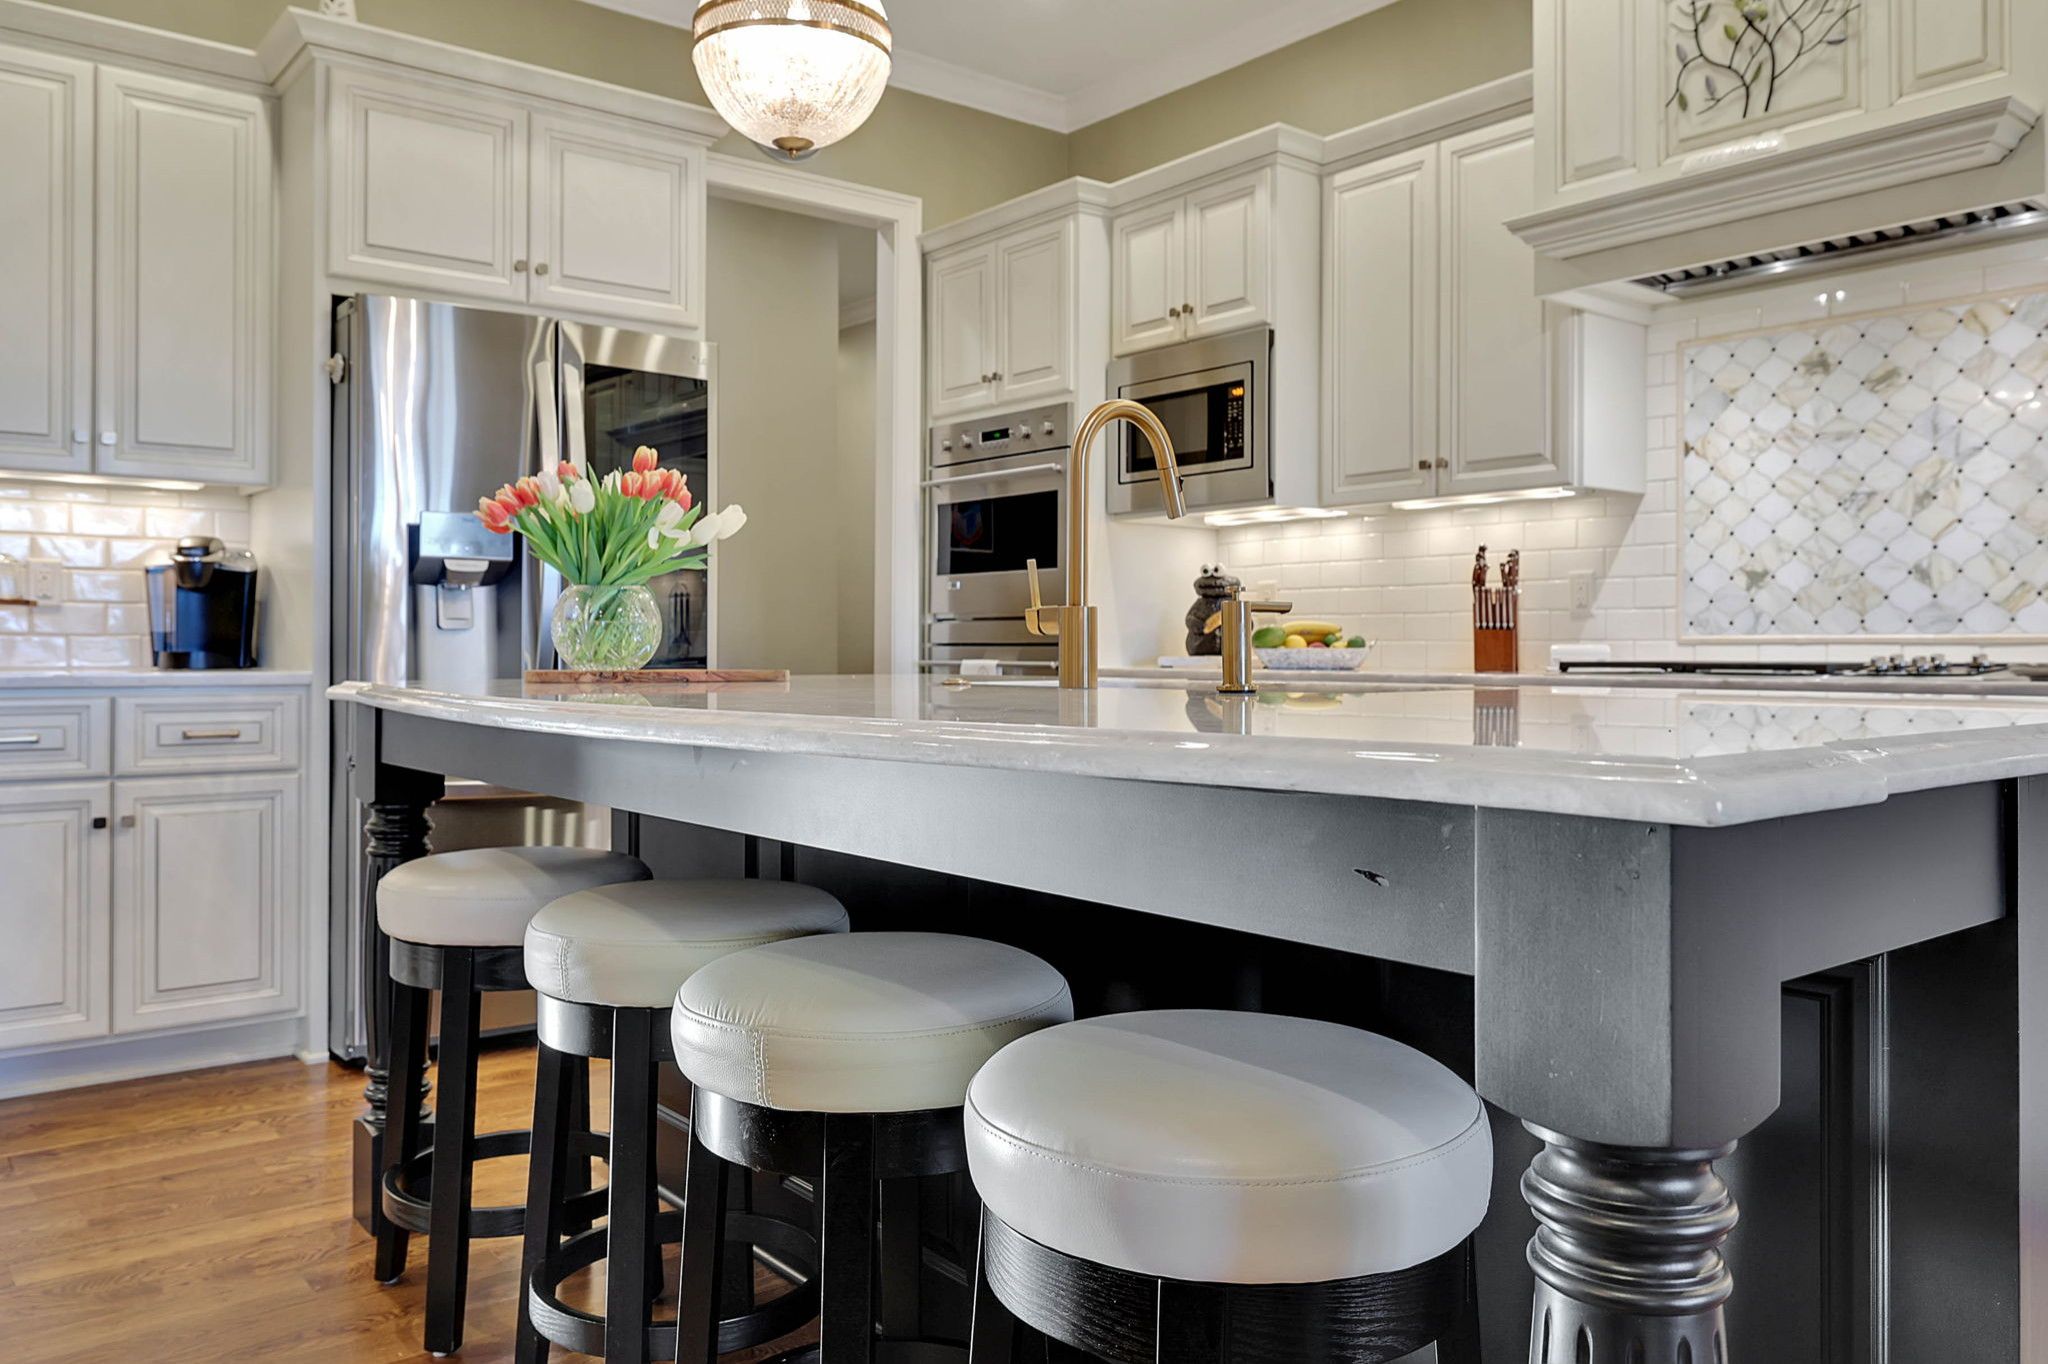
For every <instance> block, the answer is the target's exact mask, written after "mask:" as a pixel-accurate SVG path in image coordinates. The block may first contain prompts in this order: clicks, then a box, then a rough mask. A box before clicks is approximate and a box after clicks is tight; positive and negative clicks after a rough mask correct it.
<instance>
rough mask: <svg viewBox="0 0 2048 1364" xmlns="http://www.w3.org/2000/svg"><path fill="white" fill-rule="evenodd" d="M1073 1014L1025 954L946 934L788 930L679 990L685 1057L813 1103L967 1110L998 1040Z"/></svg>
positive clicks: (773, 1101) (829, 1109) (707, 1070)
mask: <svg viewBox="0 0 2048 1364" xmlns="http://www.w3.org/2000/svg"><path fill="white" fill-rule="evenodd" d="M1073 1016H1074V1002H1073V997H1072V996H1071V995H1070V994H1069V993H1068V992H1067V982H1066V979H1065V978H1064V977H1062V976H1061V975H1060V973H1059V972H1057V971H1055V970H1053V969H1052V967H1050V966H1048V965H1046V964H1045V963H1044V962H1042V961H1040V960H1039V959H1038V958H1037V957H1034V956H1032V955H1031V954H1030V953H1029V952H1025V951H1022V950H1020V949H1018V948H1015V947H1009V946H1005V945H1004V944H1002V943H993V942H985V941H983V940H981V939H979V938H961V937H954V936H952V935H950V934H944V933H849V934H844V935H837V936H832V937H811V938H792V939H790V940H789V941H787V942H778V943H771V944H770V945H768V946H766V947H754V948H749V949H748V950H746V951H744V952H735V953H733V954H732V955H731V956H728V957H721V958H720V959H719V960H717V961H715V962H712V963H711V964H710V965H709V966H706V967H705V968H704V969H703V970H701V971H699V972H697V974H696V975H694V976H691V977H690V979H689V980H688V981H687V982H686V983H685V984H684V985H683V988H682V990H681V992H680V993H679V994H678V995H677V996H676V1007H675V1013H674V1015H673V1038H674V1042H675V1054H676V1064H677V1065H679V1066H681V1067H682V1069H683V1073H684V1074H685V1075H687V1076H689V1077H690V1080H691V1082H692V1083H693V1084H697V1085H701V1086H703V1087H704V1088H705V1089H708V1090H710V1091H711V1092H712V1093H714V1094H719V1095H723V1096H724V1097H726V1098H728V1099H736V1100H738V1101H740V1102H742V1103H748V1104H754V1105H757V1106H760V1107H763V1108H779V1109H785V1110H790V1111H796V1112H809V1113H909V1112H916V1111H918V1110H922V1109H930V1108H958V1107H959V1106H960V1102H961V1099H962V1098H963V1097H964V1096H965V1095H966V1093H967V1082H968V1080H970V1079H972V1078H973V1076H974V1072H975V1071H976V1070H977V1069H978V1068H979V1067H980V1066H981V1064H982V1063H983V1062H984V1061H986V1060H988V1058H989V1057H991V1056H993V1055H995V1054H996V1052H997V1051H999V1050H1001V1049H1002V1047H1003V1046H1004V1045H1005V1044H1007V1043H1009V1042H1012V1041H1014V1040H1015V1039H1017V1038H1019V1037H1022V1036H1023V1035H1024V1034H1026V1033H1029V1032H1034V1031H1036V1030H1037V1029H1039V1028H1043V1027H1045V1026H1046V1025H1047V1024H1051V1023H1059V1022H1064V1021H1065V1020H1067V1019H1070V1018H1072V1017H1073Z"/></svg>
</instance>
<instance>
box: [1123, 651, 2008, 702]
mask: <svg viewBox="0 0 2048 1364" xmlns="http://www.w3.org/2000/svg"><path fill="white" fill-rule="evenodd" d="M1731 666H1733V665H1731ZM1222 667H1223V665H1222V664H1221V663H1219V662H1217V661H1216V660H1214V659H1203V660H1202V661H1201V662H1200V663H1175V664H1173V665H1171V666H1165V665H1162V666H1159V667H1152V668H1104V669H1103V670H1102V676H1104V677H1110V678H1128V679H1157V678H1162V677H1169V678H1170V677H1178V678H1184V679H1194V678H1203V677H1207V678H1216V677H1220V676H1222ZM1253 680H1255V681H1258V682H1260V683H1261V684H1262V685H1263V684H1265V683H1267V682H1268V681H1270V682H1272V683H1274V684H1278V683H1282V682H1284V683H1286V684H1287V685H1289V686H1292V685H1293V684H1295V683H1297V682H1321V683H1329V684H1332V685H1343V684H1346V683H1365V684H1368V685H1375V686H1384V685H1386V684H1388V683H1396V684H1403V685H1422V686H1442V687H1653V688H1666V687H1676V688H1680V689H1682V690H1685V691H1755V690H1757V689H1758V688H1759V687H1769V688H1770V689H1771V690H1772V691H1789V692H1815V691H1825V692H1840V691H1853V692H1859V693H1862V694H1864V695H1879V696H2040V697H2048V681H2041V682H2029V681H2027V680H2026V679H2025V678H2023V677H2020V676H2019V675H2018V674H2016V673H2010V672H1997V673H1983V674H1979V675H1977V676H1963V675H1960V674H1958V675H1956V676H1946V677H1945V676H1921V677H1903V676H1880V677H1850V676H1843V675H1836V676H1832V677H1828V676H1819V675H1813V674H1792V675H1788V676H1775V677H1774V676H1768V675H1764V674H1758V673H1749V674H1739V673H1704V674H1702V673H1610V672H1598V671H1589V672H1571V673H1461V672H1434V673H1433V672H1396V671H1392V670H1388V669H1380V668H1375V667H1373V666H1372V665H1371V664H1370V663H1368V664H1366V665H1365V666H1364V667H1362V668H1358V669H1356V670H1354V671H1351V672H1334V671H1333V672H1320V671H1318V672H1297V671H1289V670H1282V669H1272V668H1260V669H1257V670H1256V672H1255V674H1254V679H1253Z"/></svg>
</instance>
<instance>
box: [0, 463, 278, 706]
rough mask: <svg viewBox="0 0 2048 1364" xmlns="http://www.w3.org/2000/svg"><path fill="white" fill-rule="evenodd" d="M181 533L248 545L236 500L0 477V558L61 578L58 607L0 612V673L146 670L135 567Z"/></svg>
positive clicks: (143, 612)
mask: <svg viewBox="0 0 2048 1364" xmlns="http://www.w3.org/2000/svg"><path fill="white" fill-rule="evenodd" d="M182 535H219V536H220V537H221V538H222V539H223V540H225V541H226V542H227V543H228V545H229V546H230V547H232V548H236V549H243V548H247V547H248V543H249V510H248V501H247V499H246V498H244V497H243V496H242V495H241V494H239V493H234V492H219V491H215V490H211V489H209V490H207V491H204V492H196V493H176V492H170V491H167V490H165V489H161V488H131V487H127V486H124V485H121V484H113V483H110V484H105V485H100V486H91V487H82V486H74V485H69V484H58V483H40V482H29V481H23V480H9V479H6V478H4V477H0V554H8V555H12V556H14V557H15V558H17V559H31V560H47V561H50V562H53V563H56V564H59V565H61V566H62V567H63V569H64V570H65V571H64V572H63V573H62V574H61V575H60V578H59V581H60V582H61V583H62V585H63V586H62V592H63V599H62V600H61V601H60V602H58V603H56V604H54V605H45V606H37V607H34V608H29V607H21V606H7V607H0V668H65V667H70V668H137V667H147V666H148V665H149V661H150V654H149V610H148V607H147V606H146V605H145V604H144V599H145V593H146V590H147V588H146V583H147V579H146V578H145V576H144V574H143V571H142V570H143V567H144V566H145V565H147V564H150V563H158V562H161V561H162V560H163V558H164V555H165V553H166V551H168V550H169V549H170V546H171V542H172V541H173V540H174V539H175V538H177V537H178V536H182Z"/></svg>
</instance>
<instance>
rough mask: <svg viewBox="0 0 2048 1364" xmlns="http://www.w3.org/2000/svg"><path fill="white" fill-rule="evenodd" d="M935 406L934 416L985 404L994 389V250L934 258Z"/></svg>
mask: <svg viewBox="0 0 2048 1364" xmlns="http://www.w3.org/2000/svg"><path fill="white" fill-rule="evenodd" d="M931 291H932V292H931V302H930V304H929V305H928V306H929V309H930V314H931V321H930V326H929V328H928V331H927V342H926V344H927V345H929V346H930V347H931V355H930V357H929V363H930V365H931V382H930V388H931V410H932V415H933V416H934V417H941V416H946V415H948V414H951V413H958V412H969V411H972V410H973V409H975V408H977V407H982V406H985V405H986V404H987V403H988V402H989V401H990V399H991V397H992V396H993V394H994V384H993V381H991V380H990V378H989V375H990V374H992V373H994V372H995V367H996V365H995V351H996V346H995V339H996V283H995V258H994V253H993V252H991V251H990V250H989V249H988V248H986V247H983V248H980V249H977V250H973V251H963V252H961V253H960V254H959V255H955V256H947V257H944V258H942V259H940V260H938V261H935V262H934V263H933V264H932V278H931Z"/></svg>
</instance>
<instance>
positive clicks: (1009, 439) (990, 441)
mask: <svg viewBox="0 0 2048 1364" xmlns="http://www.w3.org/2000/svg"><path fill="white" fill-rule="evenodd" d="M1073 433H1074V407H1073V404H1071V403H1052V404H1050V405H1049V406H1046V407H1034V408H1030V409H1027V410H1024V411H1018V412H1001V413H997V414H996V415H995V416H992V417H975V418H973V419H972V420H969V421H960V422H953V423H951V424H949V425H946V426H935V427H933V428H932V434H931V466H932V467H933V468H934V469H937V468H941V467H943V466H945V465H948V464H964V463H966V462H967V461H969V460H975V459H995V458H997V457H998V456H1001V455H1026V454H1036V453H1038V452H1040V451H1049V450H1064V449H1066V448H1067V445H1068V444H1069V443H1070V442H1071V441H1072V440H1073Z"/></svg>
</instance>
